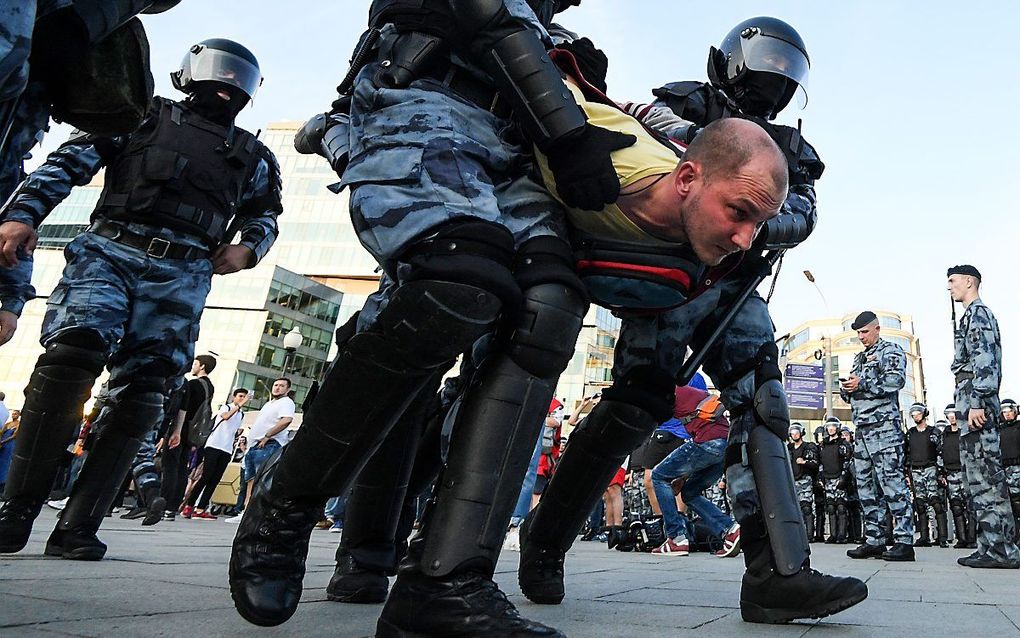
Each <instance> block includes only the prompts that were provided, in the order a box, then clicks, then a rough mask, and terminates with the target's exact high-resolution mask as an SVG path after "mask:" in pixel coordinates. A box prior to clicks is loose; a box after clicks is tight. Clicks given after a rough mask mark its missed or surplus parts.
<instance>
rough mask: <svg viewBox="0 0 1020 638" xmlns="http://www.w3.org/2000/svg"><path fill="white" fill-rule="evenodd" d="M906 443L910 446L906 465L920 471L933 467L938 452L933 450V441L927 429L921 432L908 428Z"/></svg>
mask: <svg viewBox="0 0 1020 638" xmlns="http://www.w3.org/2000/svg"><path fill="white" fill-rule="evenodd" d="M907 441H908V442H909V444H910V458H909V459H907V465H909V466H910V467H912V468H915V469H920V468H922V467H929V466H932V465H935V460H936V457H937V456H938V450H937V449H936V448H935V441H933V440H932V438H931V430H929V429H928V428H925V429H924V432H921V431H920V430H918V429H917V428H916V427H915V428H910V431H908V432H907Z"/></svg>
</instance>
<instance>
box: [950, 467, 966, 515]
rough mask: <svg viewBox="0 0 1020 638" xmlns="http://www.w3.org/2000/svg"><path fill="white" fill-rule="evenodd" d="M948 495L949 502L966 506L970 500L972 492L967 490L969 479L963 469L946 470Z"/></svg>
mask: <svg viewBox="0 0 1020 638" xmlns="http://www.w3.org/2000/svg"><path fill="white" fill-rule="evenodd" d="M946 495H947V496H948V497H949V502H950V503H954V504H959V505H960V506H961V507H966V505H967V502H968V501H969V500H970V492H969V491H968V490H967V479H966V477H964V475H963V470H957V471H951V472H946Z"/></svg>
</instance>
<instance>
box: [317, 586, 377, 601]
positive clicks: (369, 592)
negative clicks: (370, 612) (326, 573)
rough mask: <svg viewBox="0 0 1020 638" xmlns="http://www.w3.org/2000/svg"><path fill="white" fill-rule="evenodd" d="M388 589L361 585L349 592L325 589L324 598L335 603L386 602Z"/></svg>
mask: <svg viewBox="0 0 1020 638" xmlns="http://www.w3.org/2000/svg"><path fill="white" fill-rule="evenodd" d="M387 593H389V589H379V588H372V587H363V588H361V589H357V590H355V591H351V592H337V593H333V592H331V591H329V590H327V591H326V598H327V599H328V600H331V601H333V602H335V603H355V604H358V605H377V604H379V603H384V602H386V594H387Z"/></svg>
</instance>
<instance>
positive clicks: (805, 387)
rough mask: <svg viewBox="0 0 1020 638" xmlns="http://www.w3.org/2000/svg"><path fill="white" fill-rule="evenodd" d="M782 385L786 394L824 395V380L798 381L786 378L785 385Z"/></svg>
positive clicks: (797, 379) (794, 378)
mask: <svg viewBox="0 0 1020 638" xmlns="http://www.w3.org/2000/svg"><path fill="white" fill-rule="evenodd" d="M783 385H784V387H785V388H786V391H787V392H810V393H817V394H824V393H825V380H824V379H799V378H796V377H787V379H786V383H784V384H783Z"/></svg>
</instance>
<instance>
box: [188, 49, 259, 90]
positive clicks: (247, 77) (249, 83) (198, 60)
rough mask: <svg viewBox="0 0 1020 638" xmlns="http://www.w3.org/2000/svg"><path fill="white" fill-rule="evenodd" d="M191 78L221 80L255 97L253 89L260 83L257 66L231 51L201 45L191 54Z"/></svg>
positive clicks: (199, 80) (196, 80) (198, 80)
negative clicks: (200, 48) (201, 46)
mask: <svg viewBox="0 0 1020 638" xmlns="http://www.w3.org/2000/svg"><path fill="white" fill-rule="evenodd" d="M191 79H192V81H194V82H205V81H214V82H223V83H224V84H230V85H231V86H236V87H237V88H239V89H241V90H242V91H244V92H245V93H247V94H248V97H255V91H257V90H258V88H259V85H260V84H262V74H261V73H260V72H259V68H258V67H257V66H255V65H254V64H252V63H251V62H249V61H248V60H245V59H244V58H242V57H240V56H236V55H234V54H233V53H227V52H226V51H221V50H219V49H210V48H208V47H203V49H202V50H201V51H199V52H198V53H197V54H192V56H191Z"/></svg>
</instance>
